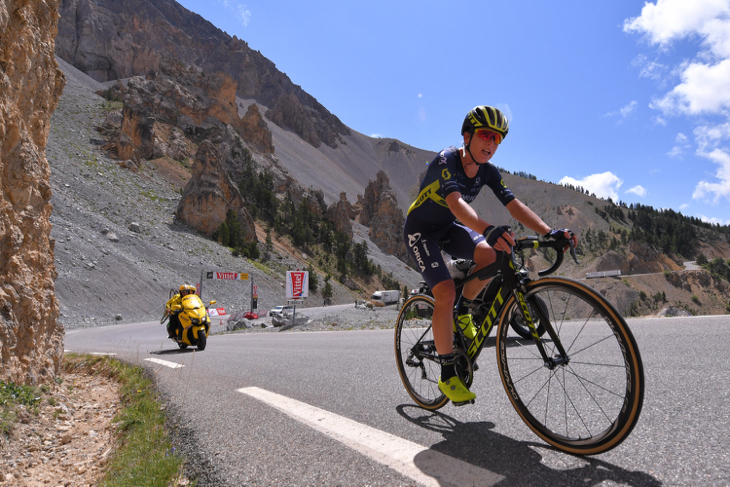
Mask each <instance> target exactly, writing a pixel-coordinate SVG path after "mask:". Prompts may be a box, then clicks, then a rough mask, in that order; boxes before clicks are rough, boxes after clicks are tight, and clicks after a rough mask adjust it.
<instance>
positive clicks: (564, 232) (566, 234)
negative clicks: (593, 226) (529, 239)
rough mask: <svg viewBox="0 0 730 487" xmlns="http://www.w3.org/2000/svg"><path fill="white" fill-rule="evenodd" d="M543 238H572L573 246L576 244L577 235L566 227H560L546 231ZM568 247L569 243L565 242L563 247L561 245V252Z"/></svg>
mask: <svg viewBox="0 0 730 487" xmlns="http://www.w3.org/2000/svg"><path fill="white" fill-rule="evenodd" d="M543 238H544V239H545V240H552V241H557V240H563V239H565V240H572V241H573V247H577V246H578V237H577V236H576V235H575V234H574V233H573V232H572V231H570V230H569V229H567V228H562V229H560V230H550V231H549V232H548V233H546V234H545V235H543ZM569 248H570V244H567V245H566V246H565V247H563V252H565V251H566V250H568V249H569Z"/></svg>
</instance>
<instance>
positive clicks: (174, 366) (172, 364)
mask: <svg viewBox="0 0 730 487" xmlns="http://www.w3.org/2000/svg"><path fill="white" fill-rule="evenodd" d="M145 360H146V361H147V362H153V363H156V364H160V365H164V366H165V367H170V368H171V369H179V368H180V367H185V366H184V365H183V364H176V363H175V362H168V361H167V360H160V359H158V358H146V359H145Z"/></svg>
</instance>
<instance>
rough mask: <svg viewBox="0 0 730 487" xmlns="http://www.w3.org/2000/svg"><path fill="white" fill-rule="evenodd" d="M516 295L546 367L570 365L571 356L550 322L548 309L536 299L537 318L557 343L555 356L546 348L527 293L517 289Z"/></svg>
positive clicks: (534, 308) (534, 309)
mask: <svg viewBox="0 0 730 487" xmlns="http://www.w3.org/2000/svg"><path fill="white" fill-rule="evenodd" d="M514 297H515V299H516V300H517V302H518V303H519V305H520V311H521V312H522V316H523V317H524V318H525V323H527V325H528V326H529V327H530V333H531V334H532V339H533V341H534V342H535V345H536V346H537V349H538V351H539V352H540V356H541V357H542V359H543V363H544V364H545V367H546V368H548V369H550V370H554V369H555V368H556V367H557V366H559V365H568V363H570V357H569V356H568V354H567V352H566V351H565V348H563V343H562V342H561V341H560V337H559V336H558V334H557V333H556V332H555V329H554V328H553V325H552V323H551V322H550V317H549V316H548V313H547V310H544V309H542V306H540V304H539V303H538V302H537V301H535V306H533V307H532V309H533V311H534V312H535V314H536V315H537V316H536V318H537V320H538V321H539V323H540V324H542V325H543V326H544V327H545V330H546V331H547V333H548V335H549V336H550V339H551V340H552V342H553V343H554V344H555V348H556V349H557V351H558V355H556V356H554V357H550V356H548V353H547V351H546V350H545V344H544V343H543V341H542V339H541V338H540V335H539V333H538V332H537V326H536V325H535V322H534V321H533V317H532V314H531V313H530V306H528V305H527V300H526V299H525V295H524V294H523V293H522V291H521V290H515V291H514Z"/></svg>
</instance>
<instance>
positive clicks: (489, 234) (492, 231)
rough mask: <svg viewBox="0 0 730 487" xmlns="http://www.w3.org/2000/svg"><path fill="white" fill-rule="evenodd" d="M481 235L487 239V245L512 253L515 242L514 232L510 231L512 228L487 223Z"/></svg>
mask: <svg viewBox="0 0 730 487" xmlns="http://www.w3.org/2000/svg"><path fill="white" fill-rule="evenodd" d="M482 235H484V238H485V239H487V245H489V246H490V247H492V248H493V249H494V250H501V251H502V252H507V253H508V254H511V253H512V246H513V245H514V244H515V239H514V236H515V234H514V233H513V232H512V228H510V227H508V226H506V225H502V226H499V227H495V226H494V225H489V226H488V227H487V228H486V229H485V230H484V233H483V234H482Z"/></svg>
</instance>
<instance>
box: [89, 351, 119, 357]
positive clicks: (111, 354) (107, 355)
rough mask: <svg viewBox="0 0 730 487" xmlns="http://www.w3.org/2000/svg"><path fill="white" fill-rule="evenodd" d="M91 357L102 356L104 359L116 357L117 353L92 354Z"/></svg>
mask: <svg viewBox="0 0 730 487" xmlns="http://www.w3.org/2000/svg"><path fill="white" fill-rule="evenodd" d="M89 355H101V356H102V357H116V356H117V354H116V353H106V352H92V353H90V354H89Z"/></svg>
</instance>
